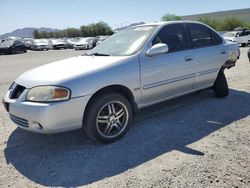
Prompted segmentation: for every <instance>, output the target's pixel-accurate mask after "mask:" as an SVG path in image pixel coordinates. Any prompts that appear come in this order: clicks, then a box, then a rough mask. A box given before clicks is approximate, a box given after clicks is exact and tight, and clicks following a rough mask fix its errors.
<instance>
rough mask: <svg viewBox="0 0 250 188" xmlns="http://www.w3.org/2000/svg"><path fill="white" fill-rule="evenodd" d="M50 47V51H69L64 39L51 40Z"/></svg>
mask: <svg viewBox="0 0 250 188" xmlns="http://www.w3.org/2000/svg"><path fill="white" fill-rule="evenodd" d="M48 45H49V48H50V49H67V45H66V43H65V42H64V41H63V39H50V40H49V41H48Z"/></svg>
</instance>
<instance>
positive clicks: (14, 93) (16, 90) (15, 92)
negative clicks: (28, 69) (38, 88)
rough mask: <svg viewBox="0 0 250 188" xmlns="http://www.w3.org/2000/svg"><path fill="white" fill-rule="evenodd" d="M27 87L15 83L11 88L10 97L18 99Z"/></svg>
mask: <svg viewBox="0 0 250 188" xmlns="http://www.w3.org/2000/svg"><path fill="white" fill-rule="evenodd" d="M25 89H26V88H25V87H23V86H21V85H18V84H13V86H12V87H11V88H10V96H9V97H10V99H18V97H20V95H21V94H22V93H23V91H24V90H25Z"/></svg>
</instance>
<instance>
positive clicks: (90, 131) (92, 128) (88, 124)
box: [83, 93, 132, 143]
mask: <svg viewBox="0 0 250 188" xmlns="http://www.w3.org/2000/svg"><path fill="white" fill-rule="evenodd" d="M112 101H119V102H121V103H123V104H124V106H125V107H126V108H127V111H128V123H127V125H126V127H125V129H124V130H123V132H122V133H121V134H119V135H118V136H116V137H114V138H105V137H103V136H102V135H100V133H99V132H98V130H97V127H96V118H97V116H98V112H99V110H100V109H101V108H102V107H103V106H104V105H105V104H107V103H109V102H112ZM87 108H88V109H87V111H86V114H85V115H86V117H85V118H84V121H83V129H84V131H85V133H86V134H87V136H88V137H90V139H91V140H93V141H94V142H96V143H111V142H114V141H116V140H118V139H120V138H121V137H122V136H123V135H124V134H125V133H126V132H127V131H128V128H129V124H130V121H131V118H132V108H131V105H130V103H129V101H128V100H127V99H126V98H125V97H123V96H122V95H120V94H118V93H107V94H104V95H99V96H97V97H95V98H94V99H93V100H92V102H91V103H90V105H88V107H87Z"/></svg>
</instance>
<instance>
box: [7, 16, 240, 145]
mask: <svg viewBox="0 0 250 188" xmlns="http://www.w3.org/2000/svg"><path fill="white" fill-rule="evenodd" d="M238 49H239V46H238V45H237V44H236V43H232V42H228V41H225V40H224V39H223V38H222V37H221V36H220V35H219V34H218V33H217V32H216V31H215V30H213V29H212V28H210V27H209V26H207V25H204V24H202V23H199V22H187V21H186V22H183V21H175V22H161V23H152V24H144V25H139V26H134V27H130V28H127V29H124V30H122V31H120V32H118V33H116V34H114V35H112V36H111V37H109V38H108V39H107V40H105V41H104V42H102V43H101V44H100V45H98V46H97V47H95V48H94V49H93V50H90V51H89V52H88V53H87V54H86V55H85V56H78V57H73V58H69V59H65V60H61V61H58V62H55V63H51V64H47V65H43V66H41V67H38V68H35V69H33V70H30V71H28V72H26V73H24V74H22V75H21V76H19V77H18V78H17V79H16V80H15V81H14V83H13V84H12V85H11V86H10V88H9V90H8V91H7V93H6V95H5V97H4V105H5V108H6V110H7V111H8V112H9V116H10V119H11V120H12V121H13V122H14V123H16V124H17V125H18V126H19V127H21V128H22V129H25V130H28V131H33V132H37V133H56V132H65V131H69V130H74V129H81V128H83V129H84V130H85V132H86V134H87V135H88V136H89V137H90V138H91V139H92V140H94V141H96V142H104V143H107V142H108V143H109V142H113V141H115V140H117V139H119V138H121V137H122V136H123V135H124V134H125V133H126V131H127V130H128V128H129V124H130V120H131V119H132V116H133V113H134V112H136V111H137V110H138V109H141V108H144V107H147V106H150V105H153V104H156V103H159V102H162V101H165V100H169V99H172V98H176V97H179V96H182V95H186V94H189V93H192V92H196V91H200V90H204V89H213V90H214V92H215V96H216V97H219V98H221V97H226V96H228V93H229V89H228V85H227V80H226V77H225V75H224V70H225V69H226V68H231V67H233V66H235V63H236V61H237V57H238Z"/></svg>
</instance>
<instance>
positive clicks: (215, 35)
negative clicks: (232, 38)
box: [209, 29, 223, 45]
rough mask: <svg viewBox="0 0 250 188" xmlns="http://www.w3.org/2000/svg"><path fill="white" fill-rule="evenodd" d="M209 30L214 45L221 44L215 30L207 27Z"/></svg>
mask: <svg viewBox="0 0 250 188" xmlns="http://www.w3.org/2000/svg"><path fill="white" fill-rule="evenodd" d="M209 31H210V35H211V37H212V41H213V44H214V45H218V44H221V43H222V42H223V40H222V39H221V37H220V36H219V35H218V34H217V33H216V32H214V31H213V30H211V29H209Z"/></svg>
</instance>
